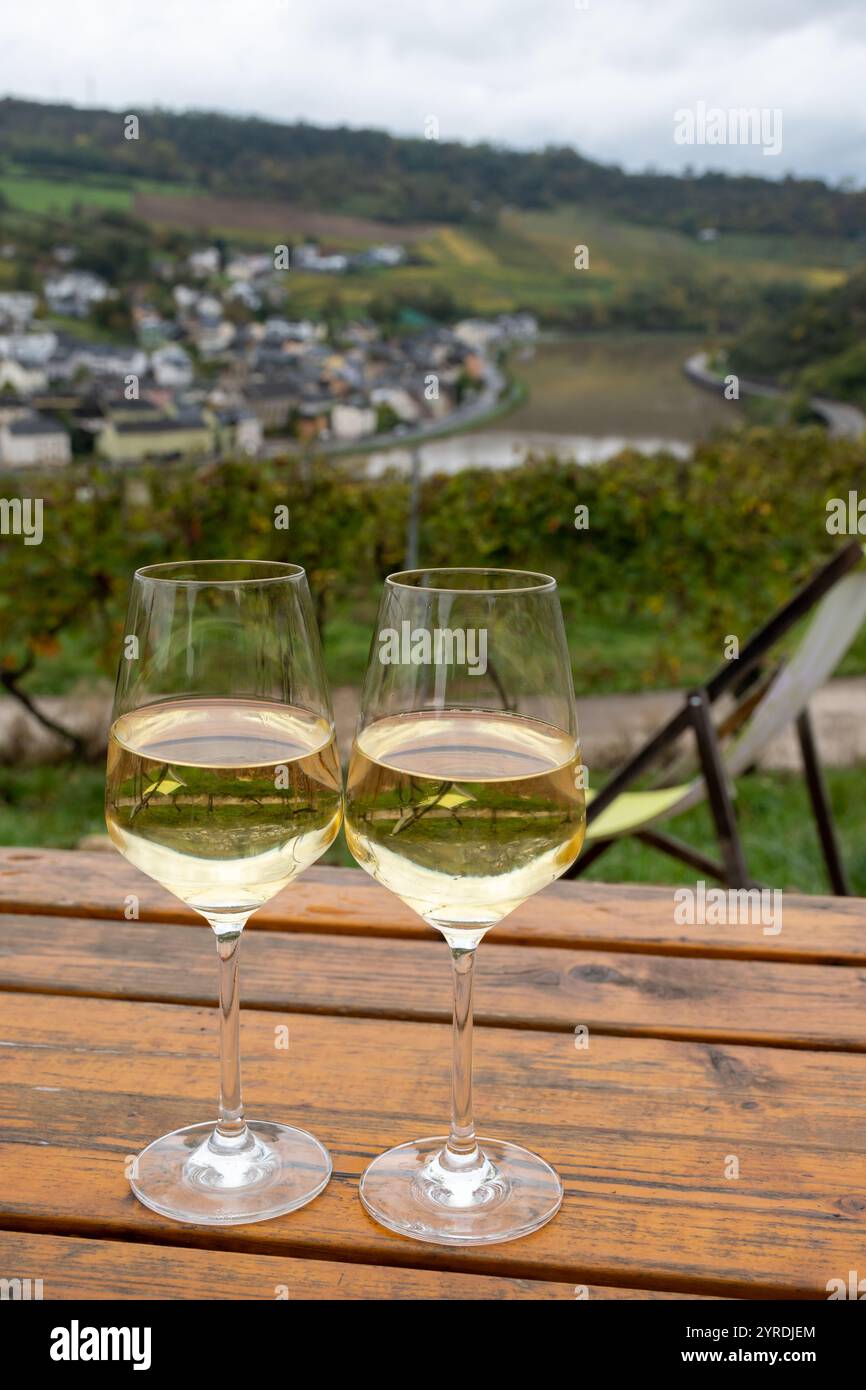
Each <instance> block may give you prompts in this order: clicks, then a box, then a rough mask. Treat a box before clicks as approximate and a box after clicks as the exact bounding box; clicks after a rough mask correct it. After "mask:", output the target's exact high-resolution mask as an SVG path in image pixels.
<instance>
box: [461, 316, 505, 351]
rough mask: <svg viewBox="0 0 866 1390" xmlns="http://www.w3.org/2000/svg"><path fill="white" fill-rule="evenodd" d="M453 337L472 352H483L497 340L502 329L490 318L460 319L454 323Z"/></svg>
mask: <svg viewBox="0 0 866 1390" xmlns="http://www.w3.org/2000/svg"><path fill="white" fill-rule="evenodd" d="M454 337H455V338H456V339H457V340H458V342H461V343H463V344H464V346H466V347H468V348H471V349H472V351H473V352H485V351H486V350H487V349H488V348H490V347H492V346H493V344H494V343H496V342H498V341H499V339H500V338H501V337H502V331H501V329H500V327H499V325H498V324H497V323H494V322H492V321H491V320H490V319H461V320H460V322H459V323H457V324H455V325H454Z"/></svg>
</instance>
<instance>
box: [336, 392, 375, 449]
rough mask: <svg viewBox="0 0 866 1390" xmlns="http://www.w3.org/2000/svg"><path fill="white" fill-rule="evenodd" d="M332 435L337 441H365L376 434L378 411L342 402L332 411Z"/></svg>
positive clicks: (366, 406)
mask: <svg viewBox="0 0 866 1390" xmlns="http://www.w3.org/2000/svg"><path fill="white" fill-rule="evenodd" d="M331 433H332V434H333V436H334V438H335V439H339V440H348V439H363V437H364V436H365V435H367V434H375V433H376V411H375V410H374V409H373V407H372V406H368V405H362V404H361V403H360V402H356V403H352V402H348V401H341V402H340V403H339V404H337V405H335V406H334V408H333V410H332V411H331Z"/></svg>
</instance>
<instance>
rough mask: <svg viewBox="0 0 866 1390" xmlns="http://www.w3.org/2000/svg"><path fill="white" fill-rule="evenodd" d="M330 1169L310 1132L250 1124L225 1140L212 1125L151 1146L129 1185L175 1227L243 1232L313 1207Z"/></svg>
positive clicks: (261, 1122) (138, 1161)
mask: <svg viewBox="0 0 866 1390" xmlns="http://www.w3.org/2000/svg"><path fill="white" fill-rule="evenodd" d="M331 1169H332V1164H331V1156H330V1154H329V1153H328V1151H327V1149H325V1148H323V1147H322V1145H321V1144H320V1143H319V1141H318V1139H314V1138H313V1136H312V1134H308V1133H307V1131H306V1130H305V1129H293V1128H292V1127H291V1126H290V1125H278V1124H271V1123H270V1122H268V1121H267V1120H248V1121H247V1124H246V1127H245V1129H244V1131H243V1132H242V1133H241V1134H240V1135H239V1136H238V1137H237V1138H235V1139H225V1138H223V1137H222V1136H221V1135H220V1134H218V1133H217V1131H216V1128H215V1124H214V1121H213V1120H210V1121H208V1122H206V1123H205V1124H200V1125H188V1126H187V1127H186V1129H176V1130H174V1132H173V1133H172V1134H164V1135H163V1136H162V1138H161V1139H155V1140H154V1141H153V1143H152V1144H148V1146H147V1148H146V1149H143V1150H142V1152H141V1153H140V1154H139V1156H138V1158H137V1159H136V1162H135V1176H134V1177H132V1178H130V1180H129V1181H130V1186H131V1188H132V1190H133V1192H134V1193H135V1195H136V1197H137V1198H138V1200H139V1201H140V1202H143V1203H144V1205H145V1206H146V1207H150V1209H151V1211H156V1212H159V1214H160V1216H168V1217H170V1218H171V1219H172V1221H189V1222H193V1223H195V1224H196V1225H199V1226H244V1225H246V1224H247V1223H248V1222H251V1221H267V1220H268V1219H269V1218H270V1217H272V1216H282V1215H283V1214H284V1213H285V1212H287V1211H295V1209H296V1208H297V1207H302V1206H304V1205H305V1204H306V1203H307V1202H311V1201H312V1200H313V1198H314V1197H317V1196H318V1195H319V1193H320V1192H321V1191H322V1189H323V1188H324V1187H326V1186H327V1183H328V1179H329V1178H330V1176H331Z"/></svg>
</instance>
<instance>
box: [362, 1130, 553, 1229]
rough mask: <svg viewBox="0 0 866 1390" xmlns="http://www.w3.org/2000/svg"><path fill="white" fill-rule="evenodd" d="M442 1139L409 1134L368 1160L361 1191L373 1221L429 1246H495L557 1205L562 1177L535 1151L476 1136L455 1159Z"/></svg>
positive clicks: (537, 1223) (539, 1221)
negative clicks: (408, 1139)
mask: <svg viewBox="0 0 866 1390" xmlns="http://www.w3.org/2000/svg"><path fill="white" fill-rule="evenodd" d="M447 1142H448V1139H447V1135H444V1134H442V1135H438V1136H437V1137H436V1138H435V1139H416V1140H414V1141H413V1142H412V1143H410V1144H400V1145H398V1147H397V1148H396V1149H389V1150H388V1152H387V1153H384V1154H380V1155H379V1157H378V1158H374V1159H373V1162H372V1163H371V1164H370V1166H369V1168H367V1170H366V1172H365V1173H364V1175H363V1177H362V1178H361V1185H360V1193H361V1201H362V1202H363V1204H364V1207H365V1208H366V1210H367V1211H368V1212H369V1213H370V1215H371V1216H372V1217H373V1219H374V1221H378V1222H379V1224H380V1225H382V1226H387V1228H388V1230H389V1231H395V1232H396V1233H397V1235H401V1236H411V1237H412V1238H413V1239H414V1240H424V1241H430V1242H432V1243H433V1244H435V1245H494V1244H496V1243H497V1242H498V1241H504V1240H517V1239H519V1237H520V1236H526V1235H529V1233H530V1231H537V1230H538V1228H539V1226H543V1225H544V1224H545V1222H546V1221H549V1220H550V1218H551V1217H552V1216H555V1215H556V1213H557V1212H558V1211H559V1208H560V1205H561V1203H562V1183H561V1182H560V1181H559V1177H558V1175H557V1174H556V1173H555V1172H554V1170H553V1169H552V1168H551V1166H550V1164H549V1163H545V1161H544V1159H543V1158H539V1157H538V1155H537V1154H534V1153H530V1152H529V1150H528V1149H522V1148H521V1147H520V1145H519V1144H508V1143H506V1141H505V1140H504V1139H479V1140H478V1150H476V1152H475V1154H474V1155H473V1156H472V1157H470V1158H469V1159H468V1160H467V1161H466V1163H465V1164H462V1165H461V1164H460V1163H459V1160H457V1159H455V1158H453V1157H452V1156H450V1155H448V1154H447V1152H444V1151H445V1145H446V1144H447ZM479 1150H480V1152H479Z"/></svg>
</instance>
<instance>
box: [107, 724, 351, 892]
mask: <svg viewBox="0 0 866 1390" xmlns="http://www.w3.org/2000/svg"><path fill="white" fill-rule="evenodd" d="M341 813H342V796H341V785H340V765H339V760H338V757H337V751H336V745H335V741H334V735H333V731H332V729H331V726H330V725H329V724H328V723H327V721H326V720H324V719H320V718H316V716H314V715H312V714H309V713H307V712H306V711H304V710H300V709H293V708H291V707H290V706H288V705H280V704H275V703H270V702H267V701H256V700H209V699H185V700H173V701H168V702H165V703H160V704H155V705H148V706H145V707H144V708H142V709H138V710H135V711H133V712H132V713H130V714H125V715H122V716H121V717H120V718H119V719H118V720H116V721H115V724H114V726H113V728H112V730H111V735H110V739H109V748H108V777H107V783H106V806H105V815H106V821H107V824H108V830H109V834H110V835H111V838H112V840H113V841H114V843H115V845H116V846H117V848H118V849H119V850H120V851H121V853H122V854H124V855H125V856H126V858H127V859H128V860H129V861H130V862H131V863H132V864H135V866H136V868H139V869H142V870H143V871H144V873H146V874H149V875H150V877H151V878H155V879H157V880H158V882H160V883H162V884H163V885H164V886H165V887H166V888H168V889H170V891H171V892H172V893H174V894H176V896H177V897H179V898H180V899H182V901H183V902H186V903H189V904H190V906H192V907H194V908H197V909H198V910H199V911H200V912H202V913H204V914H205V915H206V916H209V915H211V914H215V915H227V916H231V915H233V914H238V913H249V912H252V911H254V910H255V909H256V908H257V907H260V906H261V904H262V903H264V902H267V900H268V899H269V898H271V897H273V895H274V894H275V893H277V892H279V890H280V889H281V888H283V887H284V886H285V885H286V884H287V883H288V882H290V880H291V879H293V878H294V877H295V876H296V875H297V874H299V873H300V872H301V871H302V870H303V869H305V868H307V867H308V866H309V865H310V864H312V863H313V862H314V861H315V860H316V859H318V858H319V856H320V855H321V854H322V853H323V851H324V850H325V849H327V847H328V845H330V844H331V842H332V841H333V839H334V837H335V836H336V834H337V831H338V830H339V827H340V818H341Z"/></svg>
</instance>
